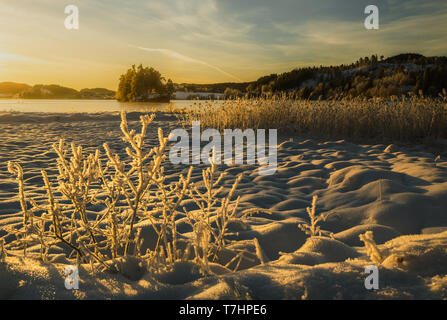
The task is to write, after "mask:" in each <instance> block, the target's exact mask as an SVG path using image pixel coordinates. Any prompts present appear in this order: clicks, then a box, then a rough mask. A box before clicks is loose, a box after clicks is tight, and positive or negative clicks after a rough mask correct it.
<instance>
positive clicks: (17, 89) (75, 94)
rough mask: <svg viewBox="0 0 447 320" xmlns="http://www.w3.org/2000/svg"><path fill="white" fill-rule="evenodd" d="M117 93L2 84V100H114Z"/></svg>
mask: <svg viewBox="0 0 447 320" xmlns="http://www.w3.org/2000/svg"><path fill="white" fill-rule="evenodd" d="M114 97H115V91H112V90H108V89H104V88H94V89H82V90H80V91H77V90H75V89H72V88H67V87H62V86H59V85H56V84H50V85H42V84H36V85H35V86H29V85H27V84H24V83H15V82H0V98H22V99H114Z"/></svg>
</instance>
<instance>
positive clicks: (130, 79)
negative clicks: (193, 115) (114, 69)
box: [116, 64, 174, 102]
mask: <svg viewBox="0 0 447 320" xmlns="http://www.w3.org/2000/svg"><path fill="white" fill-rule="evenodd" d="M173 92H174V84H173V82H172V81H171V79H168V80H167V81H165V78H164V77H162V76H161V73H160V72H158V71H157V70H155V69H154V68H152V67H150V68H149V67H143V66H142V65H141V64H140V65H139V66H138V67H137V68H135V65H132V67H131V68H130V69H128V70H127V72H126V73H125V74H123V75H121V77H120V82H119V85H118V91H117V92H116V99H117V100H118V101H130V102H135V101H169V99H170V97H171V95H172V93H173Z"/></svg>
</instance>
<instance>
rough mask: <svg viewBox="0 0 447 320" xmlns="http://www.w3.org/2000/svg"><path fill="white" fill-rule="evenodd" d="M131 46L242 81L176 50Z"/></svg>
mask: <svg viewBox="0 0 447 320" xmlns="http://www.w3.org/2000/svg"><path fill="white" fill-rule="evenodd" d="M131 47H134V48H137V49H140V50H144V51H148V52H159V53H161V54H164V55H166V56H169V57H171V58H174V59H178V60H181V61H184V62H188V63H196V64H200V65H203V66H206V67H209V68H212V69H214V70H216V71H218V72H220V73H222V74H224V75H226V76H228V77H230V78H232V79H235V80H237V81H242V80H241V79H240V78H238V77H236V76H235V75H233V74H231V73H228V72H226V71H224V70H222V69H221V68H219V67H217V66H215V65H212V64H210V63H208V62H206V61H202V60H199V59H195V58H191V57H188V56H185V55H183V54H181V53H178V52H176V51H174V50H170V49H162V48H145V47H139V46H132V45H131Z"/></svg>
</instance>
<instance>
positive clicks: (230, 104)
mask: <svg viewBox="0 0 447 320" xmlns="http://www.w3.org/2000/svg"><path fill="white" fill-rule="evenodd" d="M182 120H183V121H184V122H185V123H186V124H188V123H189V124H190V123H191V121H192V120H200V121H201V126H202V127H207V128H216V129H219V130H223V129H227V128H240V129H247V128H252V129H258V128H262V129H278V130H279V131H280V132H282V133H298V134H312V135H316V136H324V137H326V138H329V137H331V138H354V139H362V138H368V139H369V138H371V139H379V140H381V139H383V140H389V139H392V140H398V141H414V140H415V139H437V138H447V96H445V95H444V96H442V97H440V98H438V99H430V98H424V97H417V96H412V97H407V98H405V97H402V98H397V97H395V98H392V99H389V100H383V99H339V100H332V101H309V100H296V99H293V98H290V97H289V96H287V95H279V96H274V97H271V98H254V99H249V98H240V99H236V100H228V101H225V102H223V103H222V104H220V105H216V104H214V103H210V102H208V103H203V104H199V107H197V108H195V109H193V111H192V112H190V113H188V114H186V115H184V116H182Z"/></svg>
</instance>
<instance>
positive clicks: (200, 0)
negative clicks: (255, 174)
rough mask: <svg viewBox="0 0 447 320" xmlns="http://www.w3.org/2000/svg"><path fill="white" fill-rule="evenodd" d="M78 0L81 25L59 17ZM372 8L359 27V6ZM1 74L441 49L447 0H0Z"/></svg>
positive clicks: (224, 75)
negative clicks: (373, 23) (371, 26)
mask: <svg viewBox="0 0 447 320" xmlns="http://www.w3.org/2000/svg"><path fill="white" fill-rule="evenodd" d="M69 4H74V5H76V6H78V7H79V11H80V16H79V23H80V28H79V30H67V29H66V28H65V27H64V20H65V18H66V14H65V13H64V8H65V6H66V5H69ZM369 4H375V5H377V6H378V7H379V10H380V30H366V29H365V28H364V26H363V23H364V20H365V18H366V16H367V15H366V14H364V9H365V7H366V6H367V5H369ZM0 14H1V16H0V17H1V18H0V82H1V81H15V82H24V83H28V84H37V83H42V84H51V83H55V84H60V85H63V86H68V87H73V88H76V89H80V88H86V87H89V88H91V87H106V88H109V89H114V90H115V89H116V87H117V84H118V78H119V75H120V74H121V73H123V72H124V71H125V70H126V69H127V68H128V67H129V66H130V65H131V64H140V63H142V64H144V65H146V66H152V67H154V68H155V69H157V70H159V71H160V72H161V73H162V74H163V75H165V76H166V77H167V78H171V79H173V81H174V82H195V83H214V82H227V81H232V82H233V81H250V80H256V79H257V78H258V77H260V76H263V75H266V74H270V73H281V72H285V71H290V70H291V69H293V68H295V67H300V66H308V65H320V64H323V65H329V64H334V65H335V64H341V63H350V62H353V61H355V60H357V59H358V58H359V57H361V56H366V55H368V56H370V55H371V54H374V53H377V54H379V55H385V56H389V55H393V54H398V53H405V52H418V53H422V54H424V55H427V56H431V55H447V36H446V30H447V1H445V0H436V1H424V2H421V1H417V0H388V1H385V0H380V1H379V0H374V1H370V0H368V1H363V0H348V1H334V0H322V1H317V0H275V1H273V0H188V1H180V0H149V1H141V0H138V1H137V0H129V1H122V0H119V1H118V0H107V1H105V0H102V1H100V0H94V1H93V0H70V1H67V2H65V1H61V0H39V1H35V0H14V1H11V0H0Z"/></svg>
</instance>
